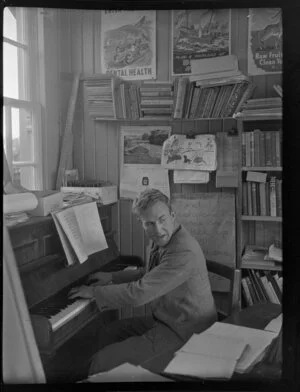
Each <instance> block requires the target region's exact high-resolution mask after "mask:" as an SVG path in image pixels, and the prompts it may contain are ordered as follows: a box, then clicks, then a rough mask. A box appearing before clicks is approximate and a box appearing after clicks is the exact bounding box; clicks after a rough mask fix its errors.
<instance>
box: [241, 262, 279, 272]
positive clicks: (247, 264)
mask: <svg viewBox="0 0 300 392" xmlns="http://www.w3.org/2000/svg"><path fill="white" fill-rule="evenodd" d="M241 269H254V270H269V271H282V265H281V264H280V265H275V266H274V265H269V266H263V265H262V266H259V265H256V264H253V263H251V261H250V262H246V261H243V262H242V264H241Z"/></svg>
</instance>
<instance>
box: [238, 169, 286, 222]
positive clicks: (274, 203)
mask: <svg viewBox="0 0 300 392" xmlns="http://www.w3.org/2000/svg"><path fill="white" fill-rule="evenodd" d="M242 212H243V215H250V216H273V217H281V216H282V179H280V178H277V177H275V176H271V177H270V179H269V180H267V181H265V182H259V181H245V182H242Z"/></svg>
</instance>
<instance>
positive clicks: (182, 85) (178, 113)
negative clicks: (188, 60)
mask: <svg viewBox="0 0 300 392" xmlns="http://www.w3.org/2000/svg"><path fill="white" fill-rule="evenodd" d="M185 90H186V79H185V78H179V81H178V89H177V94H176V95H177V97H176V105H175V110H174V118H181V117H182V110H183V103H184V96H185Z"/></svg>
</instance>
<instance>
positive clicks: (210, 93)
mask: <svg viewBox="0 0 300 392" xmlns="http://www.w3.org/2000/svg"><path fill="white" fill-rule="evenodd" d="M208 90H209V91H208V95H207V98H206V100H205V105H204V108H203V113H202V116H201V117H202V118H208V112H209V110H210V105H211V100H212V96H213V93H214V87H210V88H209V89H208Z"/></svg>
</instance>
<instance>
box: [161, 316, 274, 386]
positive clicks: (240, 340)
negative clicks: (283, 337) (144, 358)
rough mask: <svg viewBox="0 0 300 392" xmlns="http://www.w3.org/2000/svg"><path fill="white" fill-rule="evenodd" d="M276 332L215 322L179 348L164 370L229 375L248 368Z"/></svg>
mask: <svg viewBox="0 0 300 392" xmlns="http://www.w3.org/2000/svg"><path fill="white" fill-rule="evenodd" d="M276 336H277V335H276V333H274V332H271V331H264V330H258V329H254V328H247V327H242V326H238V325H232V324H227V323H220V322H216V323H214V324H213V325H212V326H211V327H210V328H208V329H207V330H206V331H204V332H202V333H200V334H194V335H193V336H192V337H191V338H190V339H189V340H188V342H187V343H186V344H185V345H184V346H183V347H182V348H181V349H180V350H179V351H177V352H176V355H175V358H174V359H173V360H172V361H171V362H170V363H169V364H168V366H167V367H166V369H165V370H164V373H171V374H181V375H188V376H196V377H200V378H219V379H229V378H231V377H232V374H233V372H238V373H245V372H248V371H249V370H250V369H252V367H253V366H254V364H256V363H257V362H258V361H259V360H260V359H261V358H262V357H263V355H264V353H265V351H266V349H267V348H268V347H269V345H270V344H271V342H272V341H273V339H274V338H275V337H276Z"/></svg>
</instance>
